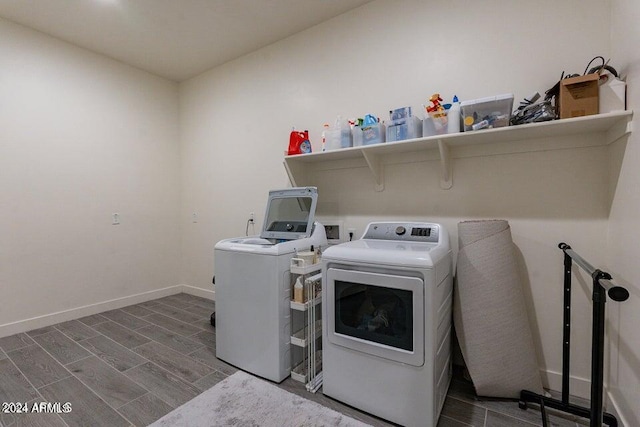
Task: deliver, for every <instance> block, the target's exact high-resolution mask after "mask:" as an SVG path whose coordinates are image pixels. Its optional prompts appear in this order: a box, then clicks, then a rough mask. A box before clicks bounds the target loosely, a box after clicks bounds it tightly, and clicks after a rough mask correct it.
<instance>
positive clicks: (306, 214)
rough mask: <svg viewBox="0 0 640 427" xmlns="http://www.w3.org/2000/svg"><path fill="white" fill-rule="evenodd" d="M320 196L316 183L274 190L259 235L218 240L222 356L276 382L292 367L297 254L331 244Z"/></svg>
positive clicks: (218, 332)
mask: <svg viewBox="0 0 640 427" xmlns="http://www.w3.org/2000/svg"><path fill="white" fill-rule="evenodd" d="M317 197H318V192H317V189H316V188H315V187H303V188H289V189H285V190H274V191H271V192H269V200H268V203H267V212H266V215H265V220H264V225H263V230H262V233H261V234H260V236H259V237H258V236H253V237H238V238H233V239H226V240H222V241H220V242H218V243H217V244H216V246H215V275H216V289H215V291H216V356H217V357H218V358H219V359H221V360H224V361H225V362H227V363H229V364H231V365H234V366H236V367H238V368H240V369H242V370H245V371H247V372H250V373H252V374H255V375H258V376H260V377H263V378H266V379H268V380H271V381H275V382H281V381H282V380H284V379H285V378H287V377H288V376H289V374H290V371H291V356H290V352H289V348H290V345H289V341H290V339H291V319H290V310H289V307H290V303H289V301H290V299H291V278H290V273H289V268H290V261H291V258H293V257H294V255H295V254H296V251H306V250H308V249H309V248H310V247H311V246H314V248H320V247H323V248H324V247H325V246H326V245H327V238H326V235H325V230H324V227H323V226H322V225H321V224H318V223H317V222H315V223H314V214H315V207H316V203H317Z"/></svg>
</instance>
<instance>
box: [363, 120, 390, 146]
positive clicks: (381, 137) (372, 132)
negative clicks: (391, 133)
mask: <svg viewBox="0 0 640 427" xmlns="http://www.w3.org/2000/svg"><path fill="white" fill-rule="evenodd" d="M361 129H362V131H361V134H362V145H372V144H379V143H381V142H384V141H385V133H384V125H383V124H382V123H375V124H372V125H366V126H363V127H362V128H361Z"/></svg>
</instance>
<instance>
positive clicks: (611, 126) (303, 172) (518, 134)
mask: <svg viewBox="0 0 640 427" xmlns="http://www.w3.org/2000/svg"><path fill="white" fill-rule="evenodd" d="M632 117H633V111H620V112H614V113H605V114H597V115H593V116H585V117H576V118H572V119H563V120H553V121H550V122H543V123H531V124H526V125H520V126H508V127H503V128H497V129H488V130H482V131H476V132H462V133H454V134H448V135H437V136H430V137H425V138H416V139H408V140H404V141H397V142H390V143H382V144H375V145H368V146H361V147H350V148H343V149H340V150H333V151H325V152H318V153H309V154H300V155H294V156H285V158H284V166H285V169H286V171H287V174H288V175H289V180H290V181H291V184H292V185H293V186H294V187H297V186H306V185H312V184H313V183H312V182H311V179H310V174H311V172H313V170H314V168H316V167H317V166H319V165H321V164H327V163H338V162H341V161H347V160H353V159H364V161H365V163H366V166H367V167H368V169H369V170H370V172H371V175H372V178H373V181H374V185H375V189H376V191H382V190H384V162H383V159H384V158H385V157H386V156H390V155H393V154H398V153H411V152H423V151H434V152H436V153H438V158H439V159H440V186H441V188H443V189H449V188H451V187H452V186H453V170H452V166H451V154H450V149H451V148H457V147H465V146H467V147H470V146H482V145H488V144H495V143H508V145H511V144H518V150H517V151H519V152H526V151H547V150H553V149H563V148H566V146H564V145H562V144H558V145H556V146H554V145H549V144H540V143H534V142H533V141H534V140H540V139H544V138H562V137H568V136H575V135H587V134H589V135H590V134H593V133H602V134H603V138H601V139H600V141H599V145H609V144H611V143H612V142H614V141H616V140H618V139H619V138H621V137H623V136H624V135H627V134H629V133H630V132H631V119H632ZM588 144H589V145H593V143H592V142H591V141H590V142H589V143H588ZM585 146H587V145H585ZM503 147H505V148H504V149H503V150H502V154H507V153H512V152H514V151H513V149H512V148H507V147H506V145H503ZM574 147H575V146H574ZM482 152H483V151H482V149H479V150H478V154H477V155H483V154H482ZM492 154H495V153H492Z"/></svg>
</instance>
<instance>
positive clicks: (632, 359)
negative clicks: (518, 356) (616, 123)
mask: <svg viewBox="0 0 640 427" xmlns="http://www.w3.org/2000/svg"><path fill="white" fill-rule="evenodd" d="M639 21H640V4H639V3H638V2H637V1H634V0H614V1H613V2H612V14H611V41H612V63H614V64H619V68H618V69H619V70H620V69H622V72H623V74H626V75H627V83H628V86H627V87H628V92H627V103H628V107H627V108H629V109H633V110H635V113H634V120H633V130H634V131H635V132H633V133H632V134H631V136H630V138H629V140H628V142H627V143H626V144H624V143H623V142H620V143H618V144H617V146H616V147H615V149H616V150H617V154H618V155H617V158H618V159H622V167H621V169H620V176H619V177H618V185H617V190H616V192H615V198H614V200H613V204H612V207H611V216H610V220H609V233H608V245H607V254H608V265H609V267H610V268H611V272H612V273H613V274H614V278H615V279H616V280H617V281H618V282H619V283H620V284H622V285H624V286H626V287H627V289H628V290H629V292H630V294H631V297H630V298H629V300H628V301H626V302H624V303H622V304H615V303H611V304H607V305H608V307H607V310H609V316H608V318H609V320H608V324H607V330H608V332H609V334H610V339H611V341H610V344H611V357H610V360H611V367H610V369H609V378H610V381H609V387H610V390H611V397H612V399H613V401H614V403H615V404H616V406H617V407H618V410H619V412H620V413H621V414H623V415H624V418H625V425H627V426H637V425H640V407H639V406H638V402H640V329H638V324H640V269H638V259H640V245H639V244H638V236H640V222H638V220H639V219H640V192H639V191H638V183H639V182H640V147H639V146H638V143H640V134H639V131H640V115H639V114H638V109H640V90H639V88H640V52H639V51H638V46H639V45H640V27H639V26H638V22H639ZM616 66H618V65H616Z"/></svg>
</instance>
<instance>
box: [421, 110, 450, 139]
mask: <svg viewBox="0 0 640 427" xmlns="http://www.w3.org/2000/svg"><path fill="white" fill-rule="evenodd" d="M448 115H449V110H444V111H438V112H434V113H429V114H427V116H426V117H425V118H424V120H423V121H422V136H434V135H444V134H446V133H447V128H448Z"/></svg>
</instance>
